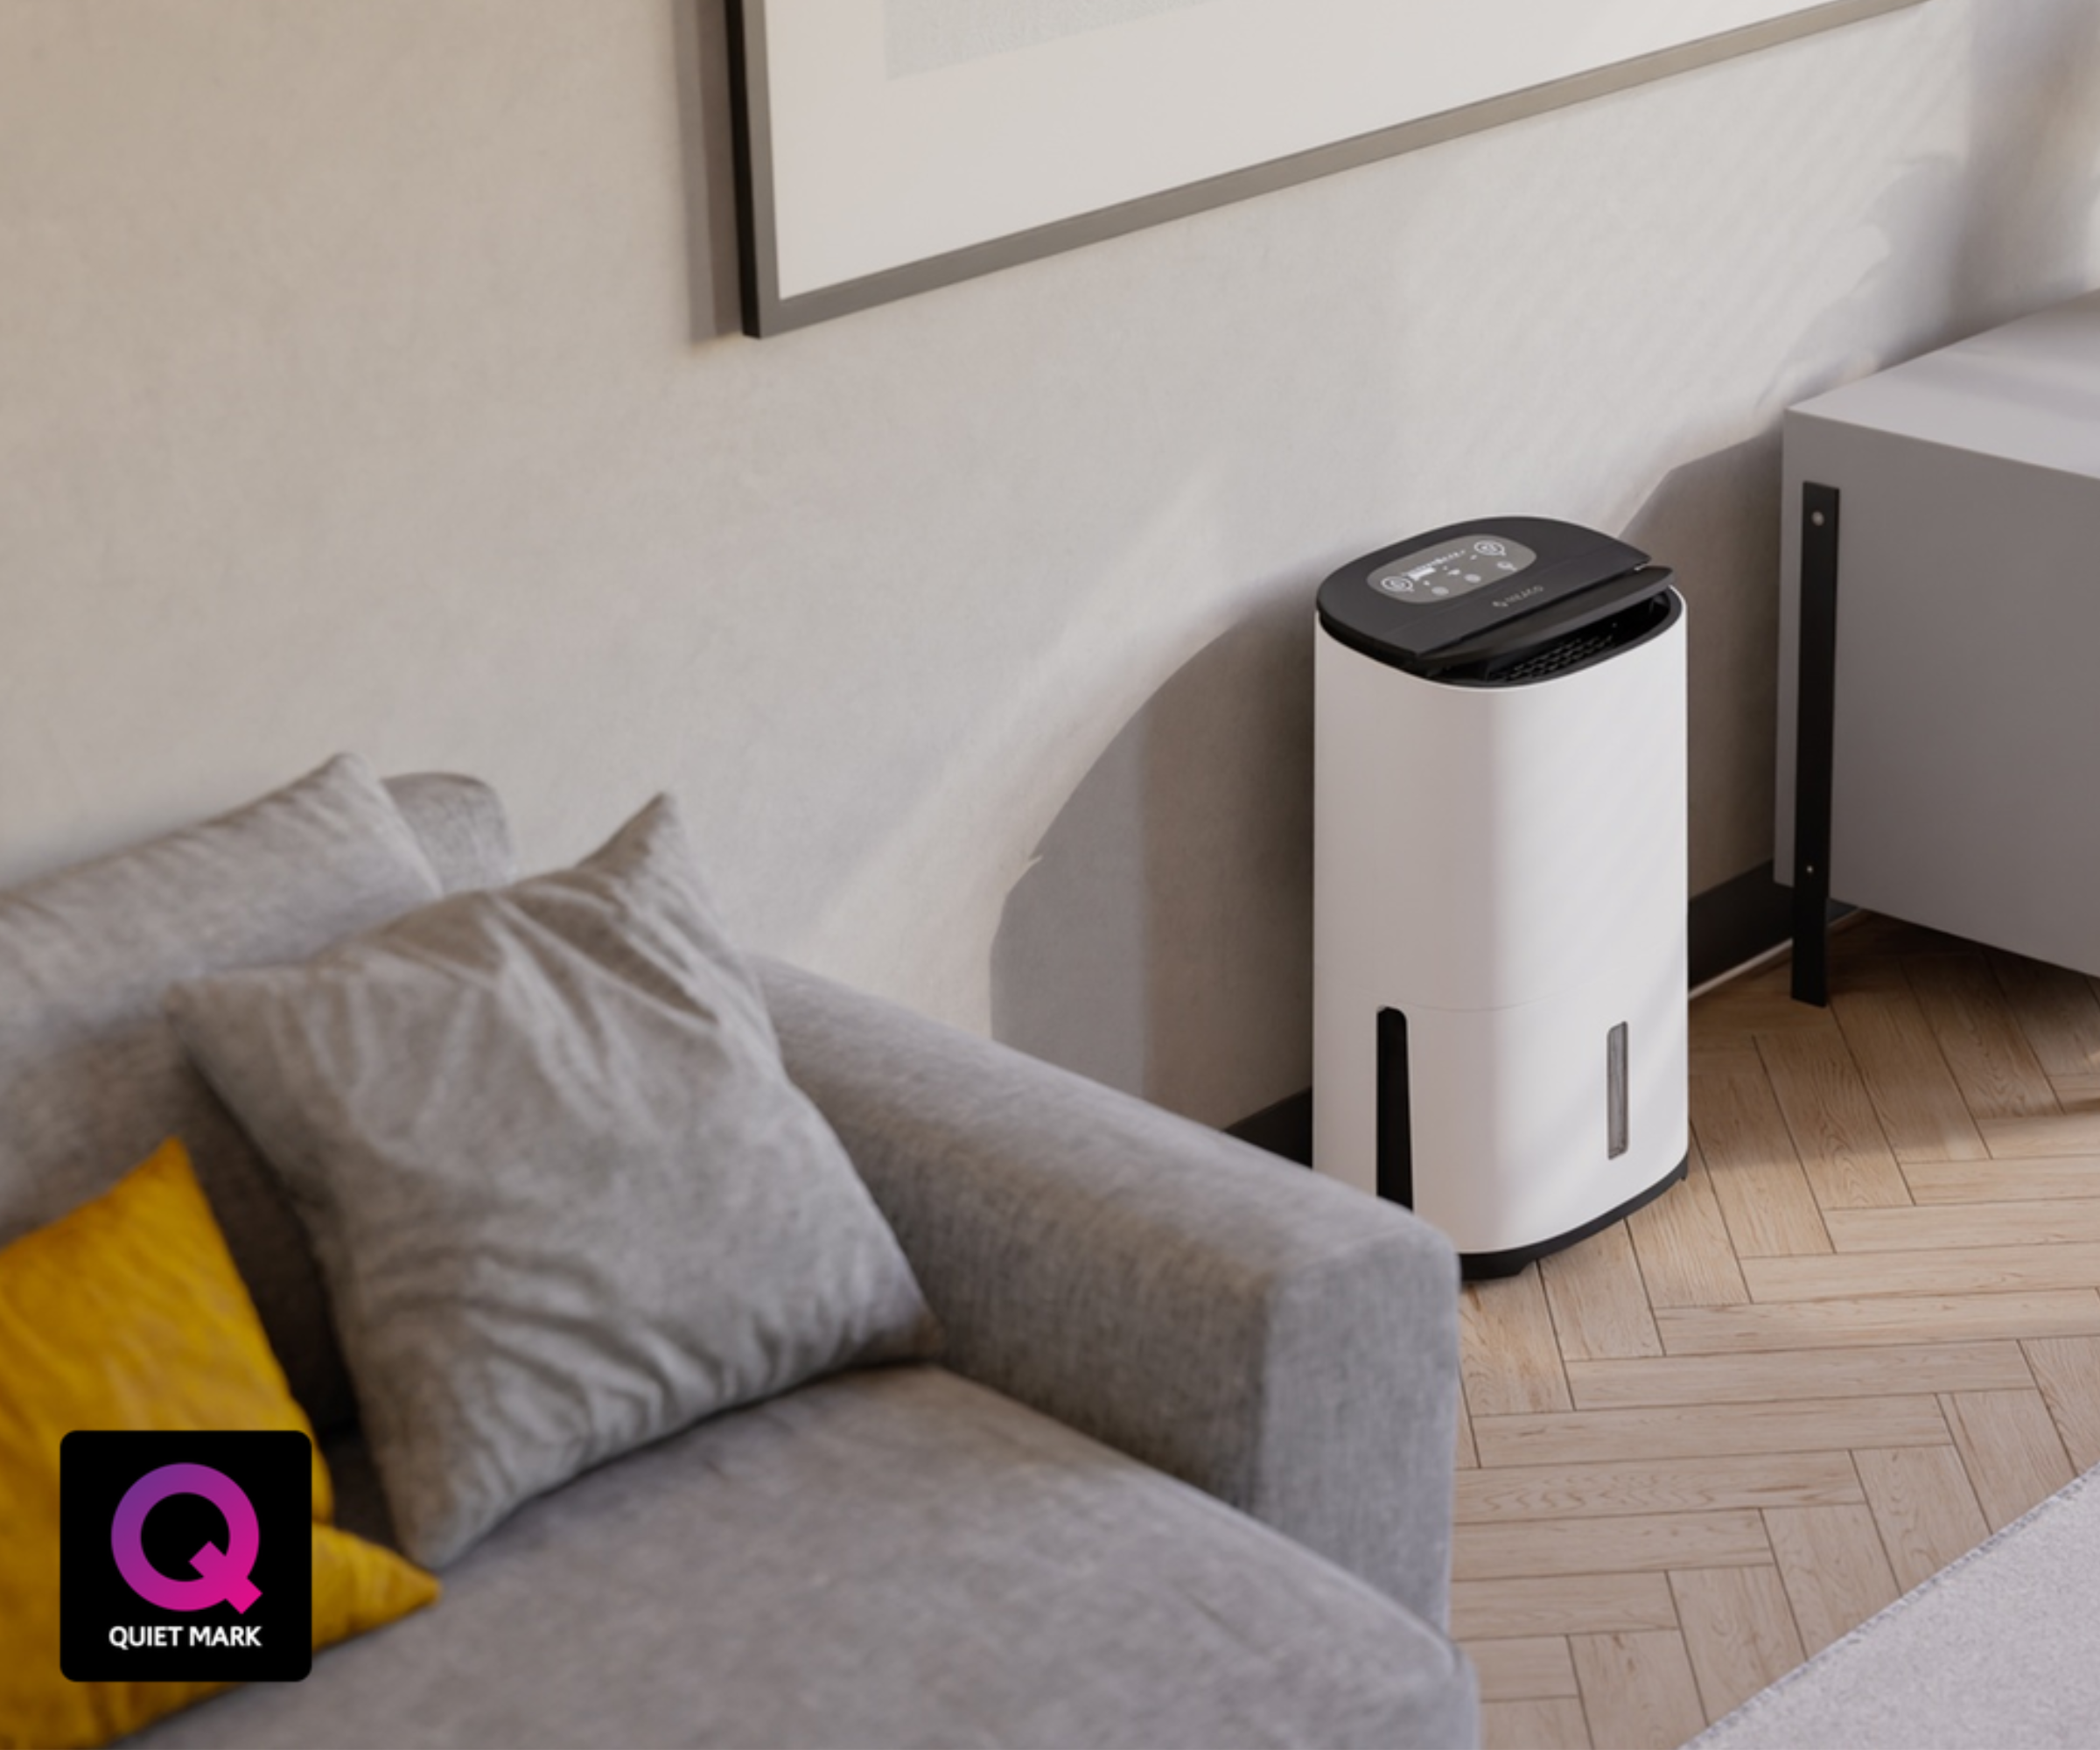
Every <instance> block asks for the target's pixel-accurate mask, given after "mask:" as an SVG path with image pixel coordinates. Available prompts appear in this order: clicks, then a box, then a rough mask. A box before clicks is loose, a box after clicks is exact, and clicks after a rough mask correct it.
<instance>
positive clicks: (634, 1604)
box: [138, 1365, 1471, 1747]
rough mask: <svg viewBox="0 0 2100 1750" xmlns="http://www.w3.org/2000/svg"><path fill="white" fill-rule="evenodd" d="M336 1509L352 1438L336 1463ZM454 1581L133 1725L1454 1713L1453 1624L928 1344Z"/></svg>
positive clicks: (1372, 1733)
mask: <svg viewBox="0 0 2100 1750" xmlns="http://www.w3.org/2000/svg"><path fill="white" fill-rule="evenodd" d="M339 1470H340V1471H341V1472H342V1480H343V1485H344V1494H345V1512H344V1518H345V1521H346V1523H353V1522H354V1521H355V1520H356V1519H358V1518H360V1517H361V1516H364V1514H365V1513H366V1512H367V1511H369V1509H368V1508H362V1507H360V1503H359V1501H358V1495H359V1488H358V1482H359V1477H358V1471H357V1467H356V1465H355V1463H354V1462H346V1463H343V1464H341V1465H339ZM444 1581H445V1593H444V1600H443V1602H442V1603H441V1604H440V1605H439V1606H438V1607H437V1608H436V1609H434V1610H431V1611H429V1612H427V1613H424V1614H421V1615H418V1616H416V1617H412V1618H410V1619H409V1620H408V1621H404V1622H402V1623H400V1624H398V1625H396V1626H395V1627H394V1628H388V1629H386V1630H382V1631H381V1632H380V1633H378V1634H376V1635H371V1636H368V1637H367V1638H365V1639H363V1640H360V1641H357V1642H351V1643H350V1644H348V1645H346V1646H343V1647H339V1648H337V1649H333V1650H332V1651H330V1652H328V1653H326V1654H324V1655H323V1656H321V1657H320V1658H319V1659H318V1660H317V1661H316V1663H315V1666H314V1670H313V1674H312V1676H311V1677H309V1678H308V1679H307V1680H306V1681H305V1682H304V1684H296V1685H284V1686H282V1687H276V1686H272V1687H256V1688H252V1689H248V1690H243V1691H235V1692H232V1693H230V1694H228V1695H226V1696H224V1697H222V1698H219V1699H217V1700H214V1701H212V1702H208V1703H207V1704H205V1705H202V1706H200V1707H198V1708H195V1709H193V1710H192V1711H191V1712H187V1713H183V1714H178V1715H175V1716H173V1717H172V1718H171V1719H168V1720H166V1721H165V1722H163V1723H162V1724H161V1725H160V1726H158V1727H156V1728H154V1729H152V1730H151V1731H149V1732H148V1733H145V1734H144V1736H143V1737H142V1739H141V1740H138V1741H141V1742H145V1743H151V1744H153V1745H156V1746H178V1745H195V1746H238V1745H251V1744H253V1745H281V1744H286V1743H291V1742H297V1743H301V1744H306V1745H323V1744H343V1745H372V1744H388V1745H403V1746H407V1745H438V1744H443V1745H460V1744H487V1745H530V1744H535V1743H541V1742H556V1741H558V1742H563V1743H576V1744H590V1743H595V1744H606V1745H650V1744H735V1745H767V1746H774V1745H778V1746H787V1745H844V1744H870V1743H886V1744H899V1745H902V1744H914V1745H982V1744H1001V1745H1043V1746H1054V1745H1074V1744H1082V1743H1085V1744H1117V1743H1120V1744H1130V1745H1140V1744H1142V1745H1152V1746H1162V1747H1166V1746H1178V1745H1187V1746H1217V1747H1224V1746H1230V1745H1236V1744H1260V1745H1271V1744H1301V1745H1302V1744H1316V1745H1323V1746H1334V1747H1341V1746H1348V1745H1356V1744H1363V1745H1370V1744H1381V1745H1396V1744H1438V1743H1456V1742H1459V1741H1460V1740H1461V1739H1462V1737H1463V1735H1464V1733H1466V1732H1467V1730H1469V1729H1470V1726H1471V1688H1470V1682H1469V1679H1468V1678H1467V1675H1466V1672H1465V1670H1464V1666H1463V1662H1462V1660H1461V1659H1460V1657H1459V1656H1457V1655H1456V1654H1455V1652H1454V1650H1453V1648H1452V1646H1451V1644H1450V1643H1449V1642H1447V1641H1446V1640H1445V1639H1444V1637H1443V1636H1442V1635H1439V1634H1438V1633H1436V1632H1435V1631H1434V1630H1432V1629H1431V1628H1428V1627H1426V1626H1425V1625H1424V1624H1423V1623H1422V1622H1420V1621H1418V1620H1417V1619H1416V1618H1415V1617H1414V1616H1412V1615H1411V1614H1409V1613H1408V1612H1407V1611H1406V1610H1405V1609H1404V1608H1403V1607H1400V1606H1398V1605H1397V1604H1395V1603H1393V1602H1392V1601H1391V1600H1389V1599H1387V1598H1385V1597H1383V1596H1382V1595H1381V1594H1380V1593H1377V1592H1376V1591H1374V1590H1373V1589H1372V1588H1371V1587H1370V1586H1367V1585H1365V1584H1364V1583H1363V1582H1362V1581H1361V1580H1359V1579H1355V1578H1354V1577H1353V1576H1351V1575H1349V1574H1348V1573H1345V1572H1342V1571H1341V1569H1340V1568H1338V1567H1336V1566H1334V1565H1332V1564H1330V1563H1328V1562H1327V1561H1324V1560H1322V1559H1321V1558H1319V1557H1317V1556H1314V1555H1313V1554H1311V1553H1310V1552H1309V1551H1306V1550H1305V1549H1304V1548H1302V1547H1301V1546H1299V1544H1295V1543H1292V1541H1290V1540H1289V1539H1287V1538H1285V1537H1282V1536H1280V1535H1279V1534H1278V1533H1277V1532H1275V1531H1272V1530H1269V1529H1268V1528H1267V1527H1265V1526H1264V1525H1261V1524H1259V1523H1257V1522H1256V1521H1254V1520H1252V1519H1250V1518H1249V1517H1247V1516H1244V1515H1243V1514H1240V1513H1237V1512H1235V1511H1233V1510H1232V1509H1229V1508H1228V1507H1226V1506H1224V1505H1223V1504H1222V1503H1221V1502H1218V1501H1216V1500H1215V1499H1213V1498H1212V1497H1211V1496H1209V1495H1204V1494H1202V1493H1201V1492H1199V1491H1198V1490H1196V1489H1194V1488H1189V1487H1188V1486H1187V1485H1186V1484H1183V1483H1180V1482H1177V1481H1173V1479H1171V1478H1168V1477H1166V1476H1164V1475H1162V1474H1160V1473H1159V1472H1158V1471H1155V1470H1153V1469H1152V1468H1150V1467H1147V1466H1145V1465H1142V1464H1139V1463H1138V1462H1137V1461H1136V1460H1131V1459H1129V1458H1126V1457H1124V1456H1123V1455H1122V1454H1121V1453H1117V1452H1114V1451H1112V1450H1111V1449H1110V1448H1109V1447H1107V1446H1102V1445H1100V1444H1099V1443H1097V1442H1096V1441H1094V1440H1092V1439H1088V1438H1087V1437H1086V1436H1084V1435H1082V1434H1079V1433H1077V1432H1074V1431H1073V1430H1072V1429H1070V1428H1068V1427H1067V1426H1065V1425H1062V1424H1061V1423H1058V1422H1055V1421H1053V1420H1051V1419H1050V1418H1047V1417H1045V1416H1042V1415H1040V1414H1038V1413H1037V1412H1035V1411H1032V1410H1029V1409H1026V1408H1025V1407H1023V1406H1022V1405H1020V1404H1017V1403H1015V1402H1013V1401H1012V1399H1010V1398H1007V1397H1002V1396H1000V1395H999V1394H998V1393H997V1392H994V1391H991V1390H987V1389H985V1388H984V1387H983V1386H980V1385H977V1384H973V1383H970V1382H969V1381H967V1380H964V1379H963V1378H961V1377H959V1376H956V1375H955V1374H953V1373H950V1372H949V1371H947V1370H946V1369H942V1368H940V1367H936V1366H928V1365H914V1366H906V1367H894V1368H887V1369H872V1370H866V1371H862V1372H857V1373H851V1374H845V1375H842V1376H836V1377H833V1378H830V1379H827V1380H824V1381H823V1382H820V1383H816V1384H814V1385H810V1386H807V1387H805V1388H803V1389H802V1390H799V1391H796V1392H794V1393H791V1394H789V1395H788V1396H787V1397H781V1398H776V1399H774V1400H772V1401H771V1402H768V1403H766V1404H760V1405H758V1406H756V1407H754V1408H752V1409H748V1410H743V1411H736V1412H733V1413H732V1414H730V1415H727V1416H724V1417H721V1418H717V1419H715V1420H713V1421H711V1422H707V1423H703V1424H702V1425H699V1426H698V1427H696V1428H693V1429H690V1430H689V1431H687V1432H684V1433H683V1434H680V1435H678V1436H676V1437H674V1438H673V1439H669V1440H665V1441H663V1442H662V1443H660V1444H659V1445H657V1446H653V1447H650V1448H648V1450H646V1451H644V1452H642V1453H637V1454H634V1455H633V1456H631V1457H629V1458H627V1459H625V1460H621V1461H620V1462H619V1463H617V1464H613V1465H609V1466H606V1467H604V1468H602V1469H599V1470H598V1471H595V1472H592V1473H591V1474H588V1475H585V1476H584V1477H582V1478H580V1479H578V1480H577V1481H575V1482H573V1483H571V1484H570V1485H569V1486H568V1487H566V1488H563V1489H560V1490H559V1491H557V1492H556V1493H555V1494H553V1495H549V1496H546V1497H545V1498H543V1499H542V1500H540V1501H538V1502H535V1503H533V1504H532V1505H531V1506H529V1507H528V1508H527V1509H524V1510H523V1511H521V1513H519V1514H518V1515H517V1516H516V1517H515V1518H514V1519H513V1520H511V1521H510V1522H509V1523H507V1524H506V1525H504V1526H503V1527H501V1528H500V1530H497V1531H496V1532H495V1533H494V1534H493V1536H491V1537H489V1538H488V1539H487V1541H486V1543H485V1544H482V1545H480V1546H479V1548H477V1549H476V1550H475V1551H473V1552H472V1554H470V1555H469V1556H467V1557H466V1558H464V1559H463V1560H461V1561H460V1562H459V1563H458V1564H457V1565H454V1566H452V1567H451V1568H449V1569H448V1570H447V1571H446V1573H445V1576H444Z"/></svg>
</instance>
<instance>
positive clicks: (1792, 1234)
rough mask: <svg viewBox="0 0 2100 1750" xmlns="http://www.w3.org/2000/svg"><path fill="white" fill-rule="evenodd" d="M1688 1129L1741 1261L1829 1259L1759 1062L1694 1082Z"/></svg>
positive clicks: (1818, 1216)
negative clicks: (1821, 1255)
mask: <svg viewBox="0 0 2100 1750" xmlns="http://www.w3.org/2000/svg"><path fill="white" fill-rule="evenodd" d="M1691 1128H1692V1133H1693V1134H1694V1135H1695V1136H1696V1137H1697V1138H1698V1144H1699V1152H1701V1153H1702V1154H1703V1155H1705V1158H1706V1172H1707V1177H1708V1179H1709V1180H1710V1181H1711V1183H1712V1187H1713V1194H1714V1198H1715V1201H1717V1202H1719V1205H1720V1206H1721V1215H1722V1217H1723V1219H1724V1220H1725V1221H1726V1222H1727V1224H1728V1236H1729V1239H1730V1240H1731V1242H1732V1243H1733V1245H1734V1247H1735V1250H1736V1254H1737V1256H1738V1257H1784V1256H1788V1255H1790V1254H1793V1253H1796V1252H1827V1251H1829V1250H1830V1249H1831V1241H1830V1236H1829V1235H1828V1234H1826V1233H1825V1232H1824V1226H1823V1214H1822V1211H1821V1210H1820V1209H1819V1208H1817V1202H1816V1194H1815V1193H1814V1192H1813V1191H1811V1190H1810V1187H1809V1180H1808V1175H1807V1174H1806V1173H1803V1171H1802V1169H1801V1159H1800V1157H1799V1156H1798V1155H1796V1153H1795V1151H1794V1138H1793V1133H1792V1132H1791V1131H1789V1130H1788V1129H1787V1121H1786V1119H1785V1118H1784V1117H1782V1116H1781V1114H1780V1110H1779V1105H1778V1103H1777V1102H1776V1101H1775V1100H1774V1099H1773V1097H1772V1084H1771V1082H1769V1081H1768V1079H1767V1078H1766V1076H1765V1075H1764V1071H1763V1068H1762V1065H1760V1067H1759V1068H1758V1069H1756V1070H1755V1071H1752V1070H1750V1069H1748V1068H1744V1069H1741V1070H1733V1071H1728V1072H1726V1073H1709V1072H1705V1071H1702V1072H1700V1073H1698V1074H1696V1075H1693V1076H1692V1078H1691Z"/></svg>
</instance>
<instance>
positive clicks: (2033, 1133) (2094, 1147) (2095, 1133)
mask: <svg viewBox="0 0 2100 1750" xmlns="http://www.w3.org/2000/svg"><path fill="white" fill-rule="evenodd" d="M1976 1128H1977V1130H1978V1132H1979V1133H1981V1135H1982V1137H1983V1139H1984V1146H1985V1148H1987V1149H1989V1150H1990V1151H1991V1153H1992V1154H1993V1155H1996V1156H1998V1157H1999V1158H2001V1159H2005V1160H2018V1159H2020V1158H2022V1157H2023V1156H2031V1155H2051V1154H2087V1155H2090V1154H2100V1108H2095V1107H2089V1106H2082V1107H2080V1108H2079V1109H2077V1110H2075V1111H2070V1112H2055V1113H2049V1114H2047V1115H2045V1116H2043V1117H2027V1118H1979V1119H1978V1120H1977V1125H1976Z"/></svg>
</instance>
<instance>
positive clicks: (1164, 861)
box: [991, 592, 1313, 1124]
mask: <svg viewBox="0 0 2100 1750" xmlns="http://www.w3.org/2000/svg"><path fill="white" fill-rule="evenodd" d="M1312 947H1313V611H1312V600H1311V596H1310V593H1309V592H1307V593H1306V594H1305V596H1304V598H1303V599H1300V598H1299V597H1297V596H1296V595H1293V596H1292V598H1289V599H1287V600H1285V601H1281V602H1278V604H1277V605H1275V606H1273V607H1271V608H1268V609H1264V611H1263V612H1262V613H1259V614H1258V615H1257V617H1255V618H1254V619H1251V620H1248V621H1246V622H1245V623H1243V624H1242V625H1240V626H1238V627H1234V628H1233V630H1231V631H1230V632H1228V633H1226V634H1224V635H1223V636H1222V637H1221V638H1218V639H1216V640H1215V641H1213V642H1212V643H1210V644H1209V645H1208V646H1206V647H1205V648H1203V649H1202V650H1201V651H1200V652H1198V653H1197V655H1194V657H1192V658H1191V659H1190V660H1189V661H1188V662H1187V663H1186V664H1184V665H1183V667H1182V668H1181V669H1180V670H1178V671H1177V672H1176V673H1175V674H1174V675H1173V677H1172V678H1170V679H1169V680H1168V681H1167V683H1166V685H1165V686H1163V687H1161V688H1160V690H1159V692H1157V693H1156V694H1154V695H1153V697H1152V699H1151V700H1150V701H1149V702H1148V703H1147V704H1145V707H1144V709H1143V710H1141V711H1139V712H1138V715H1137V716H1136V717H1134V718H1131V721H1130V722H1129V723H1128V724H1126V725H1124V728H1123V730H1122V731H1121V732H1120V733H1118V734H1117V737H1116V739H1115V740H1114V741H1112V742H1110V745H1109V746H1108V748H1107V750H1106V751H1105V752H1104V753H1103V754H1102V756H1101V758H1100V759H1099V760H1096V762H1095V763H1094V766H1093V767H1092V768H1091V769H1090V770H1089V772H1088V774H1087V775H1086V776H1085V777H1084V778H1083V779H1082V781H1080V784H1079V787H1078V788H1077V789H1075V791H1074V792H1073V795H1072V797H1071V800H1070V801H1069V802H1067V803H1066V804H1065V806H1064V808H1063V809H1061V811H1060V812H1059V814H1058V816H1057V818H1056V819H1055V820H1054V821H1053V822H1052V823H1051V825H1050V829H1049V830H1048V831H1047V833H1045V834H1044V836H1043V838H1042V842H1041V843H1040V844H1039V845H1038V846H1037V847H1036V851H1035V856H1034V860H1033V862H1032V863H1031V865H1029V868H1028V872H1027V873H1026V874H1025V875H1024V876H1023V877H1022V878H1021V879H1020V881H1019V883H1018V884H1016V886H1015V887H1014V889H1013V891H1012V893H1011V894H1010V895H1009V896H1008V898H1007V900H1006V905H1005V910H1004V912H1003V913H1002V914H1001V917H1000V921H999V928H998V935H997V937H996V938H995V940H994V942H993V944H992V958H991V1026H992V1034H993V1037H994V1038H996V1039H998V1040H1002V1041H1004V1042H1005V1044H1008V1045H1011V1046H1015V1047H1019V1049H1021V1050H1023V1051H1026V1052H1030V1053H1033V1054H1035V1055H1037V1056H1039V1057H1044V1058H1047V1059H1049V1060H1050V1061H1052V1062H1054V1063H1060V1064H1063V1065H1064V1066H1065V1067H1067V1068H1070V1069H1075V1070H1077V1071H1079V1072H1080V1073H1081V1074H1082V1075H1090V1076H1093V1077H1095V1078H1096V1079H1097V1080H1099V1081H1102V1082H1107V1083H1109V1084H1110V1086H1112V1087H1117V1088H1121V1089H1124V1090H1125V1091H1127V1092H1129V1093H1132V1094H1137V1095H1140V1096H1143V1097H1144V1098H1145V1099H1148V1100H1151V1101H1153V1102H1156V1103H1159V1104H1160V1105H1163V1106H1166V1107H1168V1108H1170V1109H1171V1110H1175V1111H1178V1112H1181V1113H1184V1114H1186V1115H1187V1116H1188V1117H1194V1118H1197V1119H1200V1120H1201V1121H1203V1122H1205V1123H1208V1124H1227V1123H1230V1122H1231V1121H1233V1120H1235V1119H1237V1118H1240V1117H1244V1116H1245V1115H1246V1114H1247V1113H1249V1112H1251V1111H1254V1110H1257V1108H1259V1107H1263V1106H1266V1105H1268V1104H1270V1103H1271V1102H1273V1101H1275V1100H1278V1099H1280V1098H1281V1097H1283V1096H1285V1095H1287V1094H1290V1093H1292V1092H1294V1091H1295V1090H1296V1089H1300V1088H1303V1087H1304V1086H1305V1085H1306V1082H1308V1081H1309V1080H1310V1079H1311V1075H1312V1035H1313V979H1312ZM1279 1040H1281V1041H1285V1042H1287V1044H1286V1047H1285V1048H1284V1049H1281V1050H1279V1049H1278V1041H1279Z"/></svg>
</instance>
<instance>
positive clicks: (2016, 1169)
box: [1903, 1154, 2100, 1203]
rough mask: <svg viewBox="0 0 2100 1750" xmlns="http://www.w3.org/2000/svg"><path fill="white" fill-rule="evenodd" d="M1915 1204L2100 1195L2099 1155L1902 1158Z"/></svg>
mask: <svg viewBox="0 0 2100 1750" xmlns="http://www.w3.org/2000/svg"><path fill="white" fill-rule="evenodd" d="M1903 1177H1904V1178H1905V1179H1907V1180H1909V1182H1910V1194H1911V1197H1912V1199H1913V1200H1914V1201H1916V1202H1918V1203H2005V1202H2012V1201H2018V1200H2020V1199H2025V1198H2030V1197H2072V1198H2082V1197H2100V1155H2090V1154H2086V1155H2051V1156H2044V1157H2043V1158H2041V1159H2038V1160H1980V1161H1971V1160H1920V1161H1906V1162H1905V1163H1904V1166H1903Z"/></svg>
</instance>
